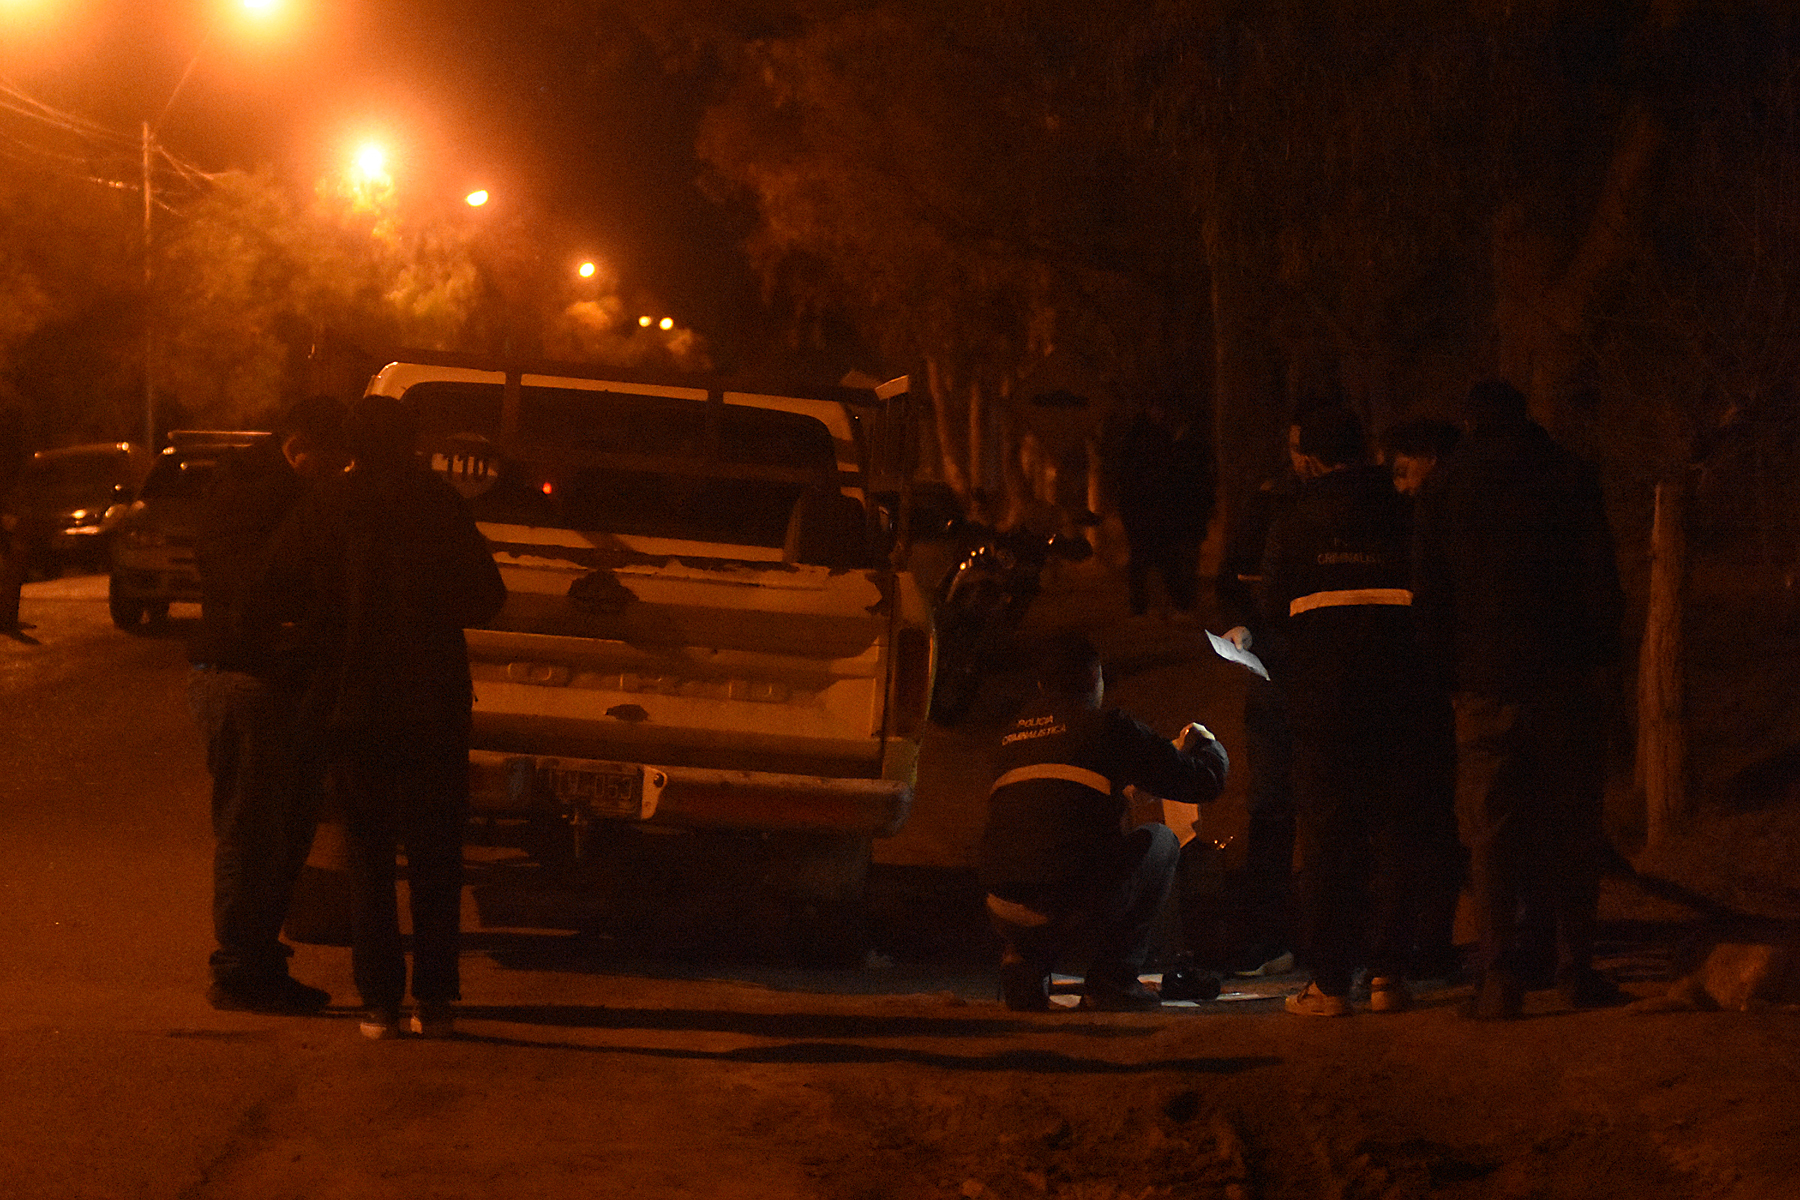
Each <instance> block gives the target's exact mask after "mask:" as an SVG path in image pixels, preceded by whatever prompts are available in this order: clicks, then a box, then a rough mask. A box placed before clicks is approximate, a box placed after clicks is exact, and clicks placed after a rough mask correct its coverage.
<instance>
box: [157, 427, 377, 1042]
mask: <svg viewBox="0 0 1800 1200" xmlns="http://www.w3.org/2000/svg"><path fill="white" fill-rule="evenodd" d="M343 420H344V406H343V404H341V403H340V402H338V401H337V400H335V399H333V398H331V397H329V396H318V397H314V398H312V399H308V400H303V401H300V402H299V403H298V404H296V405H294V406H293V407H292V408H291V409H289V410H288V411H287V412H286V413H285V414H284V415H283V416H282V417H281V418H280V419H279V420H278V421H277V422H276V427H277V428H276V432H275V436H274V437H273V438H272V439H271V440H269V441H266V442H260V443H257V444H255V445H252V446H246V447H243V448H241V449H238V450H234V451H232V452H231V453H229V454H228V455H226V456H225V457H224V459H223V461H222V462H221V463H220V465H219V469H218V475H217V477H216V479H215V480H214V482H213V485H212V488H211V491H210V493H209V494H208V496H207V499H206V501H205V503H204V506H203V508H202V510H201V515H200V518H199V522H198V528H197V533H196V536H195V540H194V562H195V566H196V568H197V569H198V571H199V574H200V592H201V602H200V628H199V631H198V633H197V634H196V636H195V637H194V638H193V640H192V641H191V642H190V643H189V645H188V657H189V658H190V659H191V660H192V662H193V670H192V672H191V676H190V680H189V684H188V703H189V706H190V707H191V708H192V709H193V712H194V716H195V718H196V720H197V721H198V722H199V724H200V729H201V732H202V734H203V735H204V737H205V739H206V765H207V767H208V769H209V770H210V771H211V772H212V780H213V784H212V825H213V838H214V848H213V937H214V939H215V941H216V942H217V946H216V948H215V949H214V950H213V952H212V957H211V960H210V967H211V970H212V986H211V987H210V989H209V990H208V992H207V998H208V999H209V1000H210V1001H211V1002H212V1005H213V1007H214V1008H221V1009H233V1010H243V1011H249V1012H286V1013H304V1012H315V1011H317V1010H318V1009H320V1008H323V1007H324V1006H325V1005H326V1004H328V1003H330V1001H331V997H330V996H328V995H327V994H326V993H325V992H323V991H321V990H320V989H318V988H315V987H309V986H307V985H306V984H303V983H300V982H299V981H297V980H295V979H294V978H292V977H291V976H290V975H289V974H288V964H287V960H288V957H289V955H291V954H292V953H293V951H292V950H291V949H290V948H289V947H288V946H287V945H285V944H284V943H283V942H282V941H281V927H282V925H283V923H284V922H285V921H286V919H287V912H288V904H289V902H290V900H291V899H292V896H293V891H294V881H295V880H296V879H297V878H298V877H299V874H300V868H301V867H302V866H303V865H304V864H305V862H306V855H307V851H308V850H309V849H310V848H311V846H312V839H313V831H314V829H315V827H316V826H317V823H318V816H319V805H320V785H321V780H322V778H323V774H322V770H321V767H320V764H319V763H318V761H317V759H316V756H314V755H312V754H310V753H309V752H308V750H307V748H306V747H305V746H304V745H303V743H302V741H301V734H300V728H299V725H298V719H299V709H300V697H301V689H302V687H303V686H304V684H305V682H306V677H307V676H306V668H307V662H306V657H305V650H306V648H305V647H304V646H303V645H301V644H300V642H299V640H298V639H297V638H296V637H295V636H294V635H293V630H291V629H284V628H283V627H282V626H281V624H280V622H279V621H278V620H277V618H276V616H275V606H274V600H273V597H272V596H271V594H270V593H269V591H268V589H267V587H266V586H265V585H264V581H263V568H264V565H265V563H266V561H267V557H268V549H269V544H270V542H271V541H272V540H273V538H274V536H275V531H276V530H277V529H278V528H280V526H281V522H282V521H283V520H284V519H285V518H286V516H287V514H288V513H289V511H290V510H292V508H293V507H294V505H296V504H298V503H299V501H300V498H301V497H302V496H304V495H305V494H306V492H307V491H308V489H310V488H312V487H314V486H316V485H317V484H318V482H319V481H320V480H322V479H324V478H326V477H328V476H330V475H333V474H335V473H337V472H339V471H341V470H342V469H343V467H344V463H345V461H346V458H345V455H344V452H343V450H342V442H341V436H340V434H341V427H342V425H343Z"/></svg>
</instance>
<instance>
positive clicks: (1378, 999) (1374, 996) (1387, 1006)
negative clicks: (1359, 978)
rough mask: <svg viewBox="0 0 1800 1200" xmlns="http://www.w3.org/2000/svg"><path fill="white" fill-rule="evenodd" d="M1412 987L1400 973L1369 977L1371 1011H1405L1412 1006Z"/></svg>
mask: <svg viewBox="0 0 1800 1200" xmlns="http://www.w3.org/2000/svg"><path fill="white" fill-rule="evenodd" d="M1412 1003H1413V994H1412V989H1411V988H1409V987H1407V986H1406V981H1405V980H1404V979H1402V978H1400V977H1399V976H1398V975H1375V976H1371V977H1370V979H1369V1011H1370V1012H1377V1013H1397V1012H1405V1011H1406V1010H1407V1009H1409V1008H1411V1007H1412Z"/></svg>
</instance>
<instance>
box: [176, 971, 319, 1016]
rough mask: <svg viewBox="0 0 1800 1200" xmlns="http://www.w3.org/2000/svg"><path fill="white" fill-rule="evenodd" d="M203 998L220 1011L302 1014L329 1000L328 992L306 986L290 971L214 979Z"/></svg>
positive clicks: (317, 1009) (314, 1011)
mask: <svg viewBox="0 0 1800 1200" xmlns="http://www.w3.org/2000/svg"><path fill="white" fill-rule="evenodd" d="M206 1001H207V1003H208V1004H211V1005H212V1006H213V1007H214V1008H216V1009H218V1010H220V1011H221V1012H253V1013H284V1014H289V1015H293V1014H305V1013H316V1012H318V1011H319V1010H320V1009H321V1008H324V1007H325V1006H326V1005H327V1004H330V1003H331V994H330V993H329V992H326V991H323V990H321V989H319V988H316V987H308V986H307V985H306V984H304V983H301V982H300V981H299V980H298V979H295V978H293V977H292V976H290V975H277V976H276V977H274V978H273V979H268V980H257V981H255V982H251V983H242V982H238V983H215V984H213V985H212V986H211V987H209V988H207V989H206Z"/></svg>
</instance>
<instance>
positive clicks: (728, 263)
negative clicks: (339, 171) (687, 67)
mask: <svg viewBox="0 0 1800 1200" xmlns="http://www.w3.org/2000/svg"><path fill="white" fill-rule="evenodd" d="M276 2H277V3H278V5H279V8H278V11H277V13H276V14H275V15H274V16H273V17H272V18H270V19H267V20H265V21H263V22H261V23H254V22H252V21H250V20H248V19H246V17H245V16H244V14H243V13H242V12H241V10H240V7H239V4H238V0H0V38H3V39H4V40H3V41H0V73H4V74H5V75H6V76H8V77H10V78H11V79H12V80H14V81H15V82H16V83H17V84H19V85H20V86H21V87H23V88H24V89H25V90H26V91H27V92H29V93H30V94H32V95H33V96H35V97H38V98H40V99H42V100H45V101H47V102H49V103H52V104H55V105H57V106H59V107H61V108H64V109H66V110H68V111H71V112H74V113H78V114H81V115H83V116H86V117H90V118H92V119H94V120H97V121H100V122H102V123H104V124H107V125H109V126H112V127H115V128H117V129H119V130H121V131H122V132H128V133H131V134H135V133H136V131H137V129H138V127H139V123H140V122H142V121H143V120H145V119H146V118H149V119H154V118H155V117H156V116H157V114H159V113H161V112H162V111H163V109H164V105H165V104H166V103H167V102H168V99H169V95H170V93H171V92H172V91H173V90H174V88H175V85H176V82H177V81H178V80H180V79H181V77H182V71H183V69H184V67H186V65H187V64H188V63H189V62H190V61H195V51H196V49H197V48H199V49H201V53H200V55H199V58H198V60H197V61H196V65H195V68H194V71H193V74H192V75H191V77H190V78H189V79H188V81H187V83H186V85H185V86H184V87H183V88H182V89H181V91H180V94H179V96H178V97H177V99H176V100H175V103H174V105H173V107H172V108H170V109H169V111H168V116H167V118H166V119H165V120H164V122H163V123H162V125H161V127H160V130H159V135H160V138H161V140H162V141H163V143H164V144H165V145H167V146H168V147H169V148H170V150H172V151H173V152H174V153H176V154H178V155H180V156H181V157H183V158H186V159H188V160H190V161H192V162H194V163H196V164H197V165H199V166H201V167H203V168H205V169H208V170H217V169H221V168H227V167H239V168H251V167H256V166H260V165H265V164H267V165H270V166H273V167H274V168H275V169H276V171H277V172H278V174H279V175H280V176H281V177H282V178H284V179H286V180H288V181H289V182H290V183H292V184H294V185H295V186H296V187H305V186H306V185H308V184H310V182H311V181H312V180H315V179H317V178H319V177H321V176H323V175H325V174H326V173H328V172H329V171H331V170H332V169H333V168H334V167H335V166H337V165H339V164H342V163H344V162H346V161H347V160H348V158H349V157H350V155H351V154H352V153H353V152H354V149H355V147H356V146H357V145H358V144H360V143H361V142H363V141H365V140H371V139H373V140H378V141H380V142H382V143H384V144H385V145H386V146H387V147H388V148H389V157H390V164H391V168H390V169H391V171H392V173H393V174H394V176H395V178H396V183H397V186H401V187H417V188H421V189H427V190H432V191H435V192H438V193H441V194H442V195H444V196H450V197H460V196H462V195H464V194H466V193H467V192H468V191H470V190H472V189H473V188H475V187H486V188H488V189H490V191H492V192H493V194H494V196H495V201H496V204H499V203H502V202H505V201H507V200H510V199H513V198H515V197H516V198H518V199H519V200H520V201H522V202H523V203H524V204H525V205H526V206H527V207H528V208H529V209H530V210H531V211H533V212H535V213H537V214H539V216H540V218H541V220H540V222H539V223H538V227H539V228H541V229H543V231H544V234H543V236H544V237H545V239H546V242H550V243H567V245H558V244H547V245H545V246H544V247H543V249H544V251H545V253H547V254H563V253H567V254H571V255H575V254H580V255H586V254H599V255H603V256H605V257H607V258H608V259H609V260H611V261H612V263H613V264H614V265H615V266H616V267H617V268H618V269H619V270H620V271H621V273H622V274H623V276H624V278H625V282H626V286H627V288H628V289H629V290H631V291H637V292H641V293H648V294H650V295H652V296H654V297H656V298H657V299H659V300H660V301H661V302H662V303H663V304H664V305H665V307H666V310H667V311H670V312H672V313H673V314H674V315H675V316H676V317H677V318H678V319H679V320H680V321H681V322H682V323H683V324H684V325H690V326H692V327H694V328H696V329H699V330H700V331H701V332H702V333H703V334H707V335H709V336H714V337H717V336H719V335H723V334H726V333H727V332H728V327H730V326H732V325H734V324H741V323H742V322H743V321H744V320H745V317H746V309H747V307H749V306H752V305H753V297H754V294H755V293H754V288H753V287H752V285H751V283H750V281H749V278H748V274H747V272H746V270H745V269H744V267H743V266H742V263H741V262H740V261H739V258H738V255H737V254H736V250H735V246H736V236H735V234H734V233H733V232H732V228H731V224H730V221H731V219H730V217H729V216H728V215H727V214H725V213H722V212H721V211H719V210H718V209H717V208H716V207H715V206H713V205H712V204H711V203H709V202H708V201H707V200H705V199H704V198H703V197H702V196H701V195H700V193H699V191H698V189H697V188H696V187H695V186H694V179H695V176H696V175H697V173H698V170H699V168H698V165H697V164H696V163H695V161H694V160H693V157H692V140H693V139H692V130H693V125H694V121H695V120H696V118H697V115H698V110H699V105H700V102H701V99H702V97H701V96H700V95H699V94H698V93H697V91H696V89H695V88H694V86H693V84H692V82H691V81H682V80H673V79H670V78H668V77H666V76H665V75H664V74H663V73H662V72H661V70H660V69H659V68H658V67H657V65H656V63H655V61H654V58H653V57H652V55H651V54H650V52H649V51H648V48H647V47H645V46H644V45H643V43H642V42H641V41H640V40H638V39H637V38H636V37H635V36H634V35H632V34H631V33H630V32H629V30H627V29H626V28H624V27H623V26H618V27H615V28H611V29H608V28H606V27H605V24H604V22H603V21H602V20H601V19H600V18H589V19H583V20H580V21H573V22H568V23H565V24H562V25H560V26H559V25H558V24H557V23H556V17H555V12H556V6H555V5H554V4H548V5H547V4H532V3H520V2H518V0H486V2H482V0H276ZM576 7H587V6H576ZM209 26H210V27H211V32H210V33H209V32H208V29H209Z"/></svg>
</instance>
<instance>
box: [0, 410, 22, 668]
mask: <svg viewBox="0 0 1800 1200" xmlns="http://www.w3.org/2000/svg"><path fill="white" fill-rule="evenodd" d="M24 469H25V414H24V413H23V412H22V411H21V410H20V409H19V406H18V405H16V404H7V405H0V633H14V634H16V633H18V632H19V594H20V592H21V591H22V590H23V588H24V586H25V548H24V546H22V545H17V544H15V543H14V540H13V530H14V529H16V528H17V527H18V524H19V520H18V518H17V517H16V516H14V515H13V511H12V492H13V487H14V485H16V484H17V483H18V480H19V475H20V473H21V472H23V471H24Z"/></svg>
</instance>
